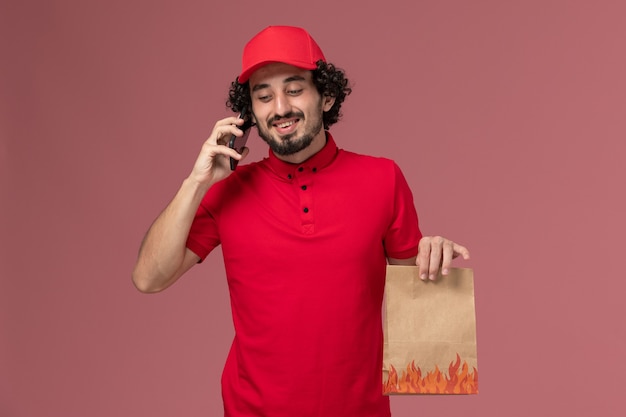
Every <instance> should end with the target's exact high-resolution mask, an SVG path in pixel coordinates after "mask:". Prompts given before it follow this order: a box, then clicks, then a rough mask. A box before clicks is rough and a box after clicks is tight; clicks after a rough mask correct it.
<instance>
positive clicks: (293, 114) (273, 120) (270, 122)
mask: <svg viewBox="0 0 626 417" xmlns="http://www.w3.org/2000/svg"><path fill="white" fill-rule="evenodd" d="M293 117H296V118H299V119H302V118H304V113H302V112H294V111H291V112H289V113H287V114H283V115H281V116H274V117H272V118H271V119H270V120H268V122H267V127H272V125H273V124H274V123H276V122H280V121H281V120H282V119H290V118H293Z"/></svg>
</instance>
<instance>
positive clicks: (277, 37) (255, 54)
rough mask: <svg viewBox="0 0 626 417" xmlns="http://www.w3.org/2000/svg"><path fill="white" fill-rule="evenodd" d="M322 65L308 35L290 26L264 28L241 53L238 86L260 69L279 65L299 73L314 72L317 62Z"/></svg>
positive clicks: (318, 48)
mask: <svg viewBox="0 0 626 417" xmlns="http://www.w3.org/2000/svg"><path fill="white" fill-rule="evenodd" d="M320 59H321V60H322V61H324V62H326V58H324V54H323V53H322V50H321V49H320V47H319V46H318V45H317V43H316V42H315V41H314V40H313V38H312V37H311V35H309V33H308V32H307V31H306V30H304V29H302V28H298V27H294V26H268V27H267V28H265V29H263V30H262V31H261V32H259V33H257V34H256V35H255V36H254V37H253V38H252V39H250V41H249V42H248V43H247V44H246V46H245V47H244V49H243V58H242V60H241V74H240V75H239V82H240V83H241V84H243V83H245V82H246V81H248V79H249V78H250V76H251V75H252V73H253V72H254V71H256V70H258V69H259V68H261V67H262V66H263V65H267V64H269V63H272V62H282V63H285V64H289V65H293V66H294V67H298V68H302V69H309V70H312V69H315V68H317V65H316V62H317V61H319V60H320Z"/></svg>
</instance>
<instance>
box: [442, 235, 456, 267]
mask: <svg viewBox="0 0 626 417" xmlns="http://www.w3.org/2000/svg"><path fill="white" fill-rule="evenodd" d="M453 257H454V243H453V242H452V241H450V240H446V241H445V242H444V244H443V258H442V261H441V274H442V275H448V272H450V265H451V264H452V259H453Z"/></svg>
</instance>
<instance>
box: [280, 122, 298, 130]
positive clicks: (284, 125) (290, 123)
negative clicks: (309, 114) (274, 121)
mask: <svg viewBox="0 0 626 417" xmlns="http://www.w3.org/2000/svg"><path fill="white" fill-rule="evenodd" d="M294 123H295V121H293V120H292V121H291V122H285V123H280V124H278V125H276V126H278V127H280V128H281V129H282V128H285V127H289V126H291V125H292V124H294Z"/></svg>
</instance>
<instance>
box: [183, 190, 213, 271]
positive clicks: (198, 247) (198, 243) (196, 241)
mask: <svg viewBox="0 0 626 417" xmlns="http://www.w3.org/2000/svg"><path fill="white" fill-rule="evenodd" d="M206 200H207V196H205V199H204V200H203V201H202V204H200V206H199V207H198V210H197V211H196V215H195V217H194V219H193V223H192V224H191V229H190V230H189V235H188V236H187V248H188V249H189V250H191V251H192V252H193V253H195V254H196V255H198V256H199V257H200V260H201V261H203V260H204V259H205V258H206V257H207V256H208V255H209V253H210V252H211V251H212V250H213V249H215V247H217V246H218V245H219V244H220V238H219V233H218V229H217V223H216V221H215V218H214V217H213V215H211V212H210V210H208V209H207V202H206Z"/></svg>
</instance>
